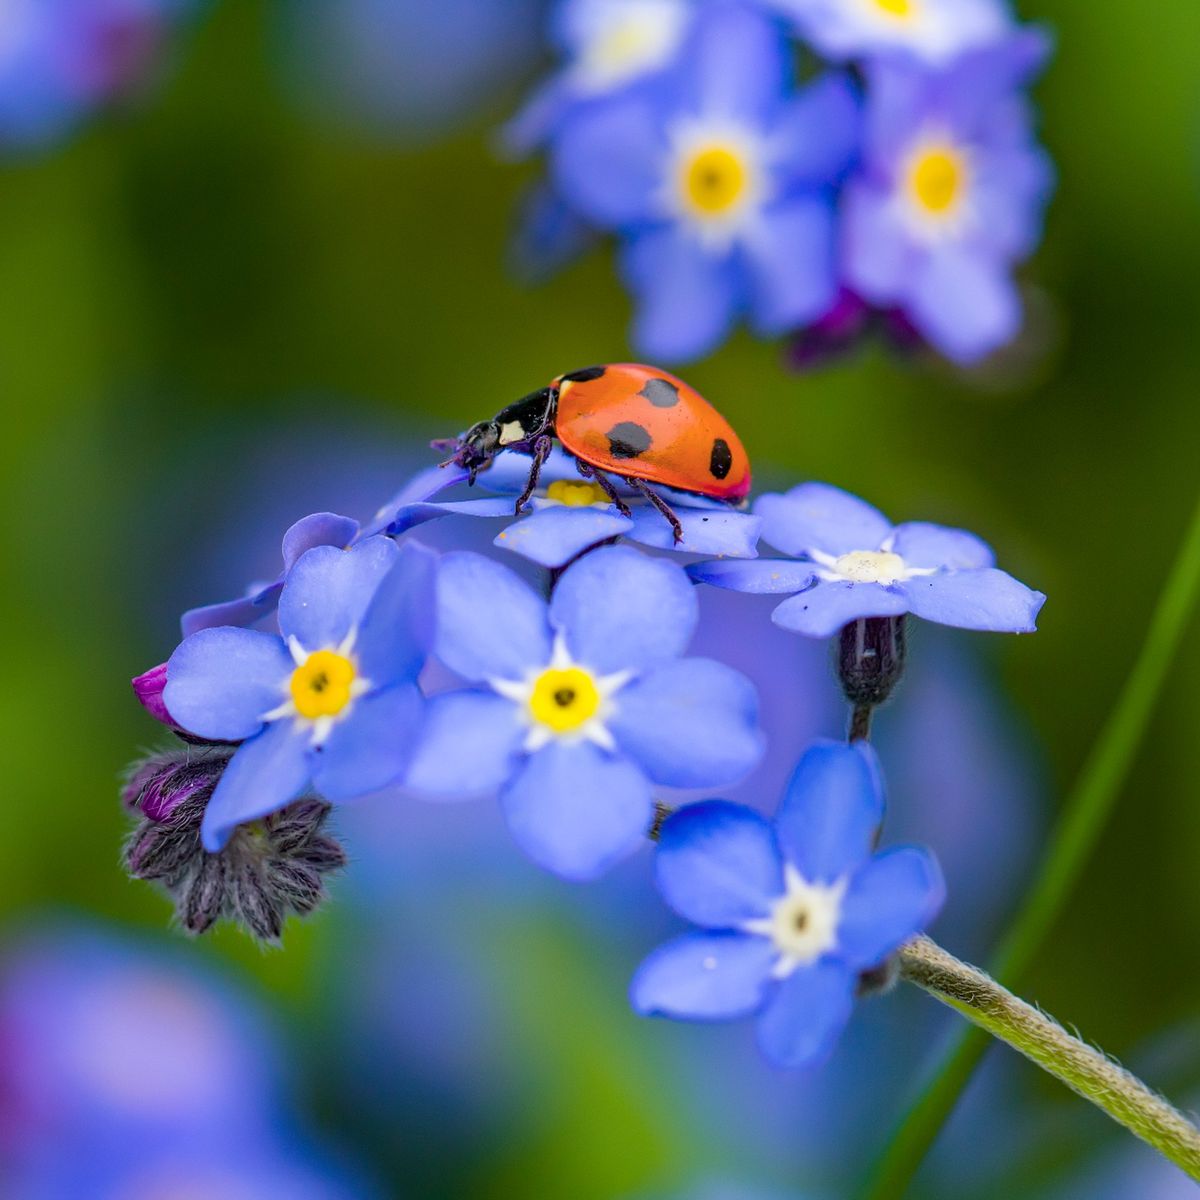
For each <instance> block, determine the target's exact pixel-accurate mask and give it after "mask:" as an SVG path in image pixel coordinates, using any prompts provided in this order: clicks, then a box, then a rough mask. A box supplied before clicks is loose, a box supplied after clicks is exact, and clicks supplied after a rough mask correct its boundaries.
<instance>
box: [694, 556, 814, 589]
mask: <svg viewBox="0 0 1200 1200" xmlns="http://www.w3.org/2000/svg"><path fill="white" fill-rule="evenodd" d="M687 573H688V574H689V575H690V576H691V577H692V578H693V579H694V580H695V581H696V582H697V583H708V584H711V585H712V586H713V587H719V588H727V589H728V590H729V591H732V592H750V593H752V594H754V595H762V594H764V593H765V594H767V595H783V594H786V593H790V592H800V591H803V590H804V589H805V588H806V587H808V586H809V584H810V583H812V581H813V579H814V576H813V568H812V564H811V563H806V562H793V561H792V560H791V559H786V558H760V559H759V560H758V561H757V562H702V563H692V564H691V565H690V566H689V567H688V568H687Z"/></svg>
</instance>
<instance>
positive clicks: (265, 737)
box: [163, 537, 434, 852]
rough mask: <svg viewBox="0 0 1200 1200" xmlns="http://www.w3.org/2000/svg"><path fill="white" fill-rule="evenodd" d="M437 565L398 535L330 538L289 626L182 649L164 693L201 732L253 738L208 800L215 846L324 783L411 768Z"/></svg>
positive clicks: (222, 635)
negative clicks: (338, 544)
mask: <svg viewBox="0 0 1200 1200" xmlns="http://www.w3.org/2000/svg"><path fill="white" fill-rule="evenodd" d="M433 572H434V556H433V554H432V553H431V552H430V551H427V550H424V549H423V548H421V547H419V546H416V545H409V546H404V547H399V546H397V545H396V544H395V542H393V541H391V540H390V539H389V538H384V537H373V538H368V539H367V540H365V541H362V542H359V543H358V544H357V545H355V546H353V547H351V548H350V549H349V550H339V549H337V548H335V547H333V546H316V547H314V548H313V549H311V550H308V551H307V552H306V553H304V554H303V555H301V556H300V558H299V560H298V561H297V562H296V564H295V566H294V567H293V568H292V570H291V572H290V573H289V575H288V578H287V581H286V582H285V584H284V586H283V590H282V592H281V594H280V598H279V628H280V632H281V634H282V636H276V635H274V634H270V633H263V632H260V631H257V630H249V629H239V628H234V627H230V626H225V627H221V628H217V629H202V630H200V632H198V633H195V634H193V635H192V636H191V637H189V638H186V639H185V640H184V641H183V642H182V644H181V645H180V646H179V647H178V649H177V650H176V651H175V653H174V654H172V655H171V658H170V659H169V660H168V662H167V684H166V688H165V689H164V692H163V700H164V702H165V704H166V707H167V711H168V712H169V713H170V714H171V717H172V718H173V720H174V721H175V722H176V723H177V724H178V725H180V726H181V727H182V728H184V729H186V730H187V731H188V732H189V733H193V734H195V735H197V736H199V737H203V738H208V739H212V740H216V741H242V740H243V739H245V741H244V744H243V745H242V746H241V747H240V748H239V749H238V751H237V752H236V753H235V754H234V756H233V758H232V760H231V761H230V763H229V766H228V767H227V768H226V769H225V772H224V774H223V775H222V777H221V781H220V783H219V784H218V785H217V787H216V790H215V791H214V793H213V796H212V799H211V801H210V802H209V804H208V807H207V809H206V810H205V813H204V823H203V826H202V838H203V842H204V847H205V849H207V850H208V851H210V852H215V851H217V850H219V849H220V848H221V847H222V846H223V845H224V844H225V842H226V841H227V840H228V839H229V836H230V835H231V833H232V832H233V830H234V829H235V828H236V827H237V826H238V825H239V824H242V823H243V822H246V821H250V820H253V819H254V818H256V817H261V816H264V815H266V814H267V813H270V812H274V811H275V810H277V809H280V808H282V807H283V806H284V805H286V804H287V803H288V802H289V801H290V800H293V799H295V798H296V797H297V796H298V795H300V794H301V793H302V792H303V791H304V789H305V788H307V787H308V786H310V784H315V786H316V787H317V788H318V789H319V790H320V792H321V794H322V795H323V796H325V797H326V799H329V800H334V801H337V800H344V799H349V798H351V797H354V796H358V795H362V794H364V793H366V792H369V791H374V790H376V789H378V788H381V787H385V786H386V785H387V784H389V783H391V782H393V781H394V780H395V779H396V778H397V777H398V776H399V775H401V774H402V773H403V771H404V769H405V767H406V766H407V762H408V758H409V755H410V753H411V749H412V745H413V741H414V738H415V728H416V724H417V721H418V719H419V716H420V711H421V697H420V693H419V692H418V690H417V687H416V677H417V674H418V672H419V671H420V669H421V667H422V665H423V663H424V661H425V653H426V649H427V643H428V641H429V638H430V636H431V632H430V622H431V619H432V615H431V614H432V607H433Z"/></svg>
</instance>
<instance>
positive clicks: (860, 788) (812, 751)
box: [776, 740, 883, 883]
mask: <svg viewBox="0 0 1200 1200" xmlns="http://www.w3.org/2000/svg"><path fill="white" fill-rule="evenodd" d="M882 821H883V783H882V780H881V776H880V772H879V763H878V760H877V759H876V757H875V752H874V751H873V750H872V749H871V747H870V746H867V745H865V744H863V743H862V742H852V743H849V744H847V743H845V742H830V741H823V740H822V741H817V742H814V743H813V745H812V746H811V747H810V748H809V749H808V750H806V751H805V753H804V755H803V757H802V758H801V759H800V762H799V764H798V765H797V767H796V770H795V772H794V774H793V775H792V778H791V780H790V782H789V783H788V786H787V791H786V792H785V793H784V797H783V803H782V804H781V805H780V806H779V814H778V816H777V817H776V834H777V836H778V838H779V845H780V848H781V849H782V850H783V856H784V858H786V859H787V860H788V861H789V862H790V863H792V865H793V866H795V868H796V869H797V870H798V871H799V872H800V874H801V875H803V876H804V878H805V879H807V880H809V881H810V882H812V883H833V882H834V881H835V880H838V879H841V878H842V877H843V876H844V875H847V874H849V873H850V872H851V871H853V870H855V869H856V868H857V867H859V866H860V865H861V864H862V863H864V862H865V861H866V860H867V858H868V857H869V856H870V853H871V848H872V847H873V846H874V844H875V836H876V833H877V832H878V830H879V825H880V823H881V822H882Z"/></svg>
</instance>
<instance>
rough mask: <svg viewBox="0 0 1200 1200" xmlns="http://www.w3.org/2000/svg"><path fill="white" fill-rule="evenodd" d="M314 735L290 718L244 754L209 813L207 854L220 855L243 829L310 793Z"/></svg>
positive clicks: (234, 761)
mask: <svg viewBox="0 0 1200 1200" xmlns="http://www.w3.org/2000/svg"><path fill="white" fill-rule="evenodd" d="M308 733H309V731H308V729H307V728H306V727H305V726H304V725H302V724H301V723H300V722H298V721H292V720H288V719H286V718H285V719H284V720H282V721H275V722H273V723H272V724H270V725H268V726H267V727H266V729H264V730H263V731H262V733H260V734H259V735H258V736H257V737H253V738H251V739H250V740H249V741H248V742H246V743H245V744H244V745H242V746H240V747H239V748H238V751H237V753H236V754H234V756H233V757H232V758H231V759H230V760H229V765H228V766H227V767H226V768H225V773H224V774H223V775H222V776H221V782H220V783H218V784H217V786H216V789H215V790H214V791H213V794H212V799H211V800H210V801H209V802H208V807H207V808H206V809H205V810H204V820H203V821H202V822H201V824H200V839H201V841H202V842H203V843H204V848H205V850H207V851H208V852H209V853H210V854H215V853H216V852H217V851H218V850H220V849H221V848H222V847H223V846H224V845H225V843H226V842H227V841H229V838H230V835H231V834H232V833H233V831H234V830H235V829H236V828H237V827H238V826H239V825H241V824H244V823H245V822H246V821H253V820H256V819H257V818H258V817H265V816H266V815H267V814H268V813H273V812H275V811H277V810H278V809H281V808H283V807H284V806H285V805H287V804H290V803H291V801H293V800H295V799H296V797H297V796H299V795H300V793H301V792H303V791H304V789H305V788H306V787H308V784H309V778H310V776H309V766H308V755H309V740H308Z"/></svg>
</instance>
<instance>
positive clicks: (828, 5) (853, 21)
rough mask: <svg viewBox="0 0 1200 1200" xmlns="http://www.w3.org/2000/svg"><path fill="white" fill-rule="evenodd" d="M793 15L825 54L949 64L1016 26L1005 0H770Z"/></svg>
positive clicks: (832, 56) (816, 46) (837, 56)
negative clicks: (902, 56) (892, 56)
mask: <svg viewBox="0 0 1200 1200" xmlns="http://www.w3.org/2000/svg"><path fill="white" fill-rule="evenodd" d="M768 4H769V5H770V6H771V7H773V8H775V9H777V10H778V11H779V12H781V13H783V14H784V15H786V16H790V17H792V18H794V20H795V22H796V26H797V28H798V30H799V32H800V33H801V34H802V35H803V36H804V37H805V38H806V39H807V40H808V41H809V42H810V43H811V44H812V45H813V46H814V47H815V48H816V49H817V50H818V51H819V52H820V53H821V54H823V55H825V57H826V58H831V59H835V60H842V59H852V58H873V57H877V56H883V55H890V54H905V55H910V56H912V57H913V58H914V59H918V60H920V61H921V62H923V63H925V64H932V65H935V66H936V65H940V64H944V63H946V62H949V61H950V60H951V59H952V58H954V57H956V56H957V55H959V54H961V53H962V52H963V51H964V50H968V49H974V48H976V47H979V46H983V45H987V44H989V43H991V42H995V41H997V40H998V39H999V38H1000V37H1002V36H1003V34H1004V33H1005V32H1006V31H1007V30H1009V29H1010V28H1011V27H1012V21H1011V18H1010V16H1009V14H1008V11H1007V8H1006V7H1005V5H1004V4H1003V3H1002V2H1001V0H768Z"/></svg>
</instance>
